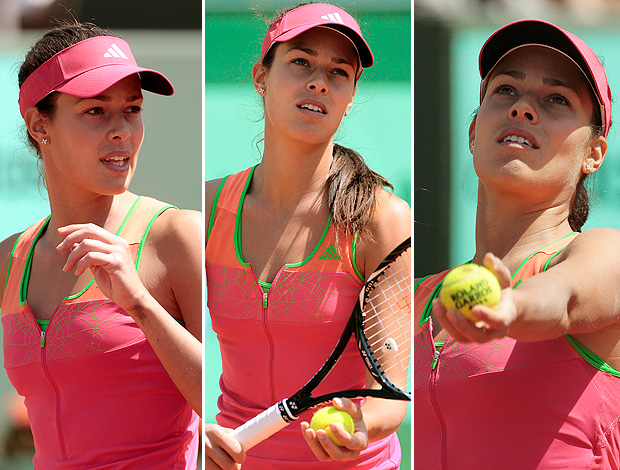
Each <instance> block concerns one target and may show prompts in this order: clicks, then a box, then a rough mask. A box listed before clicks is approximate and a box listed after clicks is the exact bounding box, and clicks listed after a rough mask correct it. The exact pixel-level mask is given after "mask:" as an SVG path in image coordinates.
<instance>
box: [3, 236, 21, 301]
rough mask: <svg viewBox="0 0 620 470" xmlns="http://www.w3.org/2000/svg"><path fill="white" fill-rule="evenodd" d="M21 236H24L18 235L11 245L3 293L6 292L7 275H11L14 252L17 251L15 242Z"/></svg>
mask: <svg viewBox="0 0 620 470" xmlns="http://www.w3.org/2000/svg"><path fill="white" fill-rule="evenodd" d="M23 234H24V233H23V232H22V233H20V234H19V236H18V237H17V239H16V240H15V243H13V248H12V249H11V255H10V256H9V266H8V267H7V270H6V279H5V280H4V291H5V292H6V286H7V284H8V283H9V274H10V273H11V265H12V264H13V256H15V250H17V242H19V239H20V238H21V237H22V235H23Z"/></svg>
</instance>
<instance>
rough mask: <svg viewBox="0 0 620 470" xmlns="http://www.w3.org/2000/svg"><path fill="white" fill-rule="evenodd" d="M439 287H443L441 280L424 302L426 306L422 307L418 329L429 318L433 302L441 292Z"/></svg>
mask: <svg viewBox="0 0 620 470" xmlns="http://www.w3.org/2000/svg"><path fill="white" fill-rule="evenodd" d="M427 277H428V276H427ZM418 284H419V282H418ZM441 286H443V279H442V280H441V281H439V282H438V283H437V285H436V286H435V288H434V289H433V292H431V296H430V297H429V299H428V301H427V302H426V305H425V306H424V310H423V311H422V316H421V317H420V323H419V326H420V328H421V327H422V325H424V323H426V322H427V321H428V319H429V318H430V316H431V311H432V310H433V300H435V299H436V298H437V297H438V296H439V291H440V290H441Z"/></svg>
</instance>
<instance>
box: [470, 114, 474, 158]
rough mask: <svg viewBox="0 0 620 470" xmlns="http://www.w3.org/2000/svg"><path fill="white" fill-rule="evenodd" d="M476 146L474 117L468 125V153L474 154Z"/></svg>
mask: <svg viewBox="0 0 620 470" xmlns="http://www.w3.org/2000/svg"><path fill="white" fill-rule="evenodd" d="M475 145H476V117H474V118H473V119H472V121H471V124H470V125H469V151H470V152H471V154H472V155H473V154H474V148H475Z"/></svg>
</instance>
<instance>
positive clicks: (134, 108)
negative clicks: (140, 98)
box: [127, 106, 142, 114]
mask: <svg viewBox="0 0 620 470" xmlns="http://www.w3.org/2000/svg"><path fill="white" fill-rule="evenodd" d="M127 112H128V113H132V114H139V113H141V112H142V107H141V106H130V107H129V108H127Z"/></svg>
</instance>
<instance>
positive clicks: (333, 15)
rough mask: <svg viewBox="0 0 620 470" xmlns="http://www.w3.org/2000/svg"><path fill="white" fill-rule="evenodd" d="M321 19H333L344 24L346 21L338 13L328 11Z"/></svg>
mask: <svg viewBox="0 0 620 470" xmlns="http://www.w3.org/2000/svg"><path fill="white" fill-rule="evenodd" d="M321 19H322V20H330V21H333V22H334V23H340V24H344V21H342V18H341V17H340V15H339V14H338V13H328V14H327V15H323V16H321Z"/></svg>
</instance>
